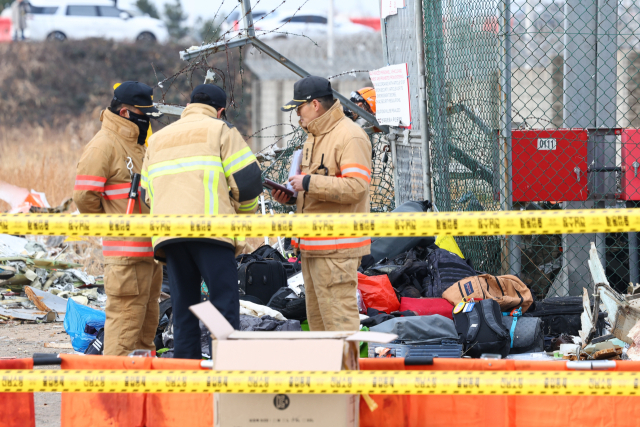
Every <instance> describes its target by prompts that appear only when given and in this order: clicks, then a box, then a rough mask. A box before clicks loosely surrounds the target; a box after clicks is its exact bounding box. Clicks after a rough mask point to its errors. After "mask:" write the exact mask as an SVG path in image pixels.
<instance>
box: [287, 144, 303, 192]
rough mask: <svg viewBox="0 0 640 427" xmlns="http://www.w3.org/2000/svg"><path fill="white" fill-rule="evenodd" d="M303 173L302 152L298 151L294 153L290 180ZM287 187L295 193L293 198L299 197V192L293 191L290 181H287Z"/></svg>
mask: <svg viewBox="0 0 640 427" xmlns="http://www.w3.org/2000/svg"><path fill="white" fill-rule="evenodd" d="M301 173H302V150H296V151H294V152H293V156H292V158H291V169H289V178H291V177H292V176H296V175H300V174H301ZM286 187H287V188H288V189H289V190H291V191H293V197H298V192H297V191H296V190H294V189H293V187H292V186H291V184H289V181H288V180H287V184H286Z"/></svg>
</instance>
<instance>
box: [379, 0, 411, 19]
mask: <svg viewBox="0 0 640 427" xmlns="http://www.w3.org/2000/svg"><path fill="white" fill-rule="evenodd" d="M404 7H405V0H381V2H380V17H381V18H382V19H384V18H386V17H387V16H389V15H397V14H398V9H402V8H404Z"/></svg>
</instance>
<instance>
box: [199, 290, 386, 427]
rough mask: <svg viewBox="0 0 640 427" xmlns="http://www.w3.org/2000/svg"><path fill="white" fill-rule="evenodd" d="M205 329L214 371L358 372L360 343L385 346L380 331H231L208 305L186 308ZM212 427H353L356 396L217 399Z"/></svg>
mask: <svg viewBox="0 0 640 427" xmlns="http://www.w3.org/2000/svg"><path fill="white" fill-rule="evenodd" d="M190 309H191V311H192V312H193V313H194V314H195V315H196V317H198V318H199V319H200V320H201V321H202V323H204V325H205V326H206V327H207V328H208V329H209V331H210V332H211V335H212V337H213V338H214V341H213V346H212V347H213V348H212V359H213V369H215V370H221V371H235V370H251V371H340V370H343V369H344V370H357V369H358V357H359V354H360V349H359V345H360V342H361V341H366V342H381V343H388V342H391V341H393V340H395V339H397V335H395V334H386V333H381V332H357V331H345V332H249V331H235V330H234V329H233V327H232V326H231V324H229V322H227V320H226V319H225V318H224V316H222V314H221V313H220V312H219V311H218V310H216V308H215V307H214V306H213V305H212V304H211V303H209V302H203V303H200V304H197V305H194V306H191V308H190ZM214 402H215V403H214V404H215V408H214V418H215V426H216V427H248V426H251V427H255V426H261V427H278V426H287V427H297V426H305V427H307V426H310V425H316V426H325V425H330V426H332V427H356V426H357V425H358V410H359V402H360V396H359V395H318V394H309V395H304V394H287V395H285V394H278V395H276V394H216V396H215V399H214Z"/></svg>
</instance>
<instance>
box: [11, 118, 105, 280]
mask: <svg viewBox="0 0 640 427" xmlns="http://www.w3.org/2000/svg"><path fill="white" fill-rule="evenodd" d="M98 114H99V112H94V113H92V114H88V115H87V117H86V118H79V119H75V120H74V121H72V122H69V123H67V124H66V126H59V127H58V128H57V129H52V128H50V127H48V126H45V127H42V126H32V127H26V126H25V127H24V128H7V127H0V180H2V181H6V182H8V183H10V184H13V185H17V186H19V187H24V188H27V189H29V190H31V189H33V190H35V191H40V192H43V193H45V194H46V196H47V200H48V201H49V204H50V205H51V206H58V205H59V204H60V203H62V201H64V200H65V199H67V198H70V197H71V196H72V195H73V184H74V181H75V175H76V164H77V163H78V160H79V159H80V155H81V154H82V149H83V148H84V146H85V145H86V144H87V143H88V142H89V141H90V140H91V138H92V137H93V136H94V135H95V133H96V132H97V131H98V130H99V128H100V121H99V120H98V119H97V117H98ZM7 210H9V205H8V204H7V203H5V202H4V201H1V200H0V212H4V211H7ZM75 210H76V207H75V205H74V204H72V205H71V208H70V211H72V212H73V211H75ZM83 240H84V242H83V243H79V244H73V245H72V247H71V248H68V249H67V250H66V251H65V252H75V255H73V256H70V257H69V258H70V259H69V261H72V262H79V263H81V264H82V265H83V267H84V269H85V271H86V272H87V273H89V274H93V275H100V274H102V271H103V265H102V261H103V259H102V247H101V244H100V238H97V237H86V238H84V239H83ZM66 255H72V254H70V253H69V254H66Z"/></svg>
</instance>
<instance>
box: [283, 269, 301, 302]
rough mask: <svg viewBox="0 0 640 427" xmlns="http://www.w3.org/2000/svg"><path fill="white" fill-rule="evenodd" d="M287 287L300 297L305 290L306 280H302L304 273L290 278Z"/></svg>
mask: <svg viewBox="0 0 640 427" xmlns="http://www.w3.org/2000/svg"><path fill="white" fill-rule="evenodd" d="M287 285H288V286H289V288H291V289H292V290H293V292H295V294H296V295H297V296H300V293H301V292H302V289H304V279H303V278H302V272H300V273H298V274H295V275H293V276H291V277H289V279H287ZM301 288H302V289H301Z"/></svg>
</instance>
